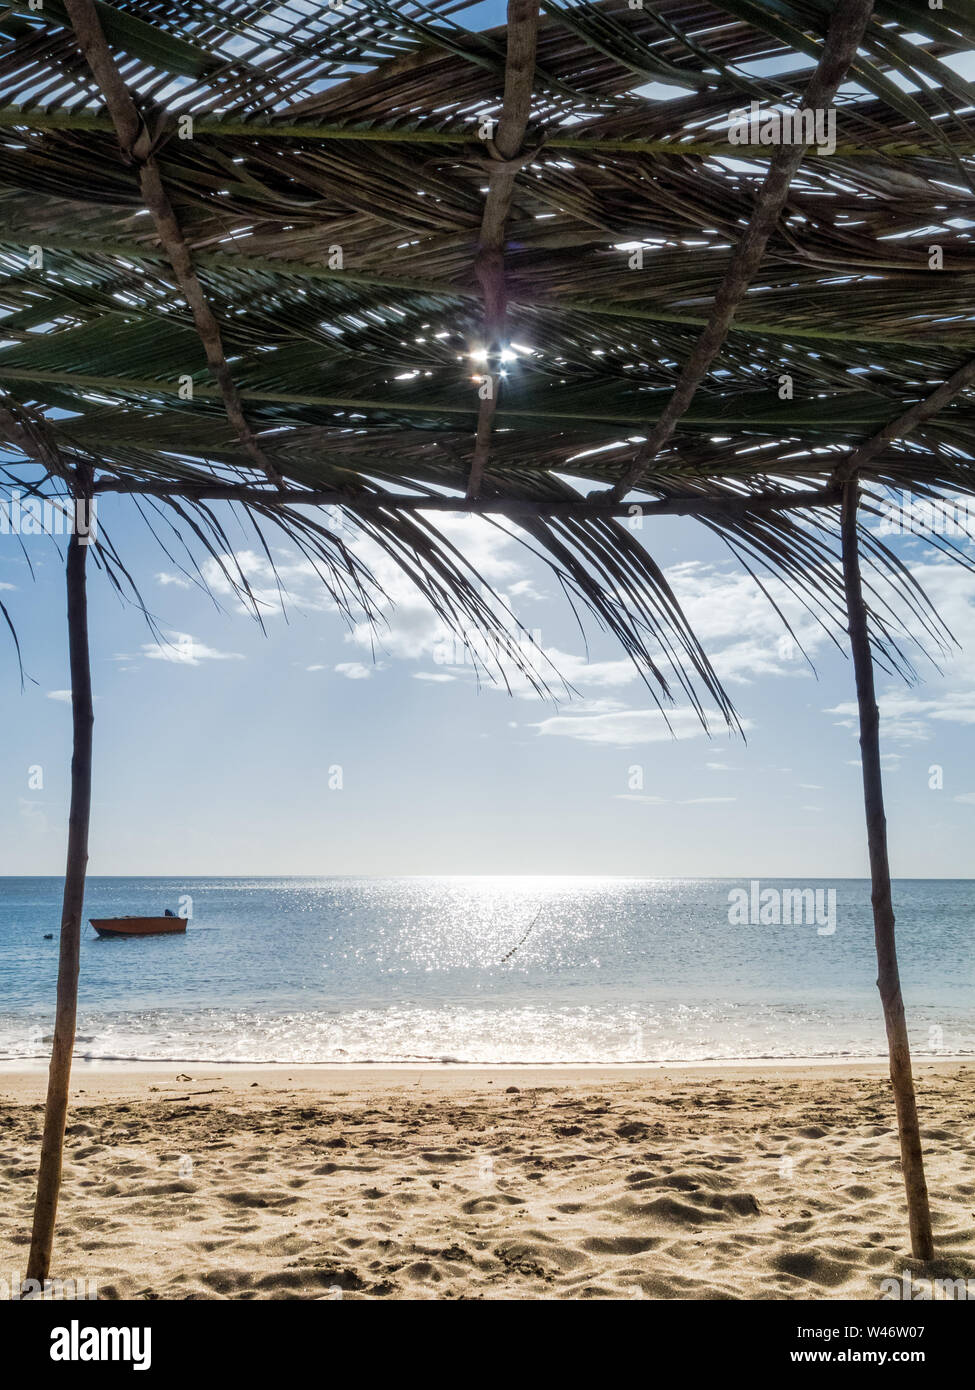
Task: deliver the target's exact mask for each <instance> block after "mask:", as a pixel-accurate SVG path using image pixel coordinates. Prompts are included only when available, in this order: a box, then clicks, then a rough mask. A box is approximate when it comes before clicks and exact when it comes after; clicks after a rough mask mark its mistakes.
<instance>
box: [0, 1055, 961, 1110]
mask: <svg viewBox="0 0 975 1390" xmlns="http://www.w3.org/2000/svg"><path fill="white" fill-rule="evenodd" d="M187 1068H189V1069H190V1070H189V1071H187ZM959 1070H960V1071H962V1072H964V1073H965V1074H966V1076H968V1077H970V1078H971V1080H973V1081H975V1058H970V1057H944V1058H938V1059H937V1060H936V1061H920V1062H918V1061H916V1062H915V1063H914V1076H915V1080H916V1081H918V1082H923V1079H924V1077H925V1076H930V1077H940V1076H944V1075H947V1074H948V1073H956V1072H958V1071H959ZM817 1077H819V1078H824V1079H825V1078H828V1079H829V1080H831V1081H839V1080H846V1081H856V1080H867V1079H869V1080H880V1081H883V1082H887V1081H888V1080H889V1063H888V1061H887V1058H885V1057H884V1058H875V1059H862V1058H856V1059H837V1060H833V1059H811V1060H791V1059H790V1060H787V1061H775V1062H765V1061H755V1062H751V1061H748V1062H729V1063H710V1062H706V1063H705V1062H679V1063H656V1062H653V1063H648V1062H624V1063H601V1062H592V1063H567V1064H561V1063H553V1064H550V1065H539V1064H537V1063H498V1064H496V1065H495V1064H492V1065H484V1064H483V1063H473V1062H458V1063H441V1062H435V1063H430V1064H429V1065H418V1064H415V1063H361V1062H348V1063H338V1064H333V1063H315V1064H301V1065H293V1064H290V1063H287V1062H280V1063H278V1062H275V1063H261V1064H260V1065H252V1064H249V1063H246V1062H240V1063H225V1062H220V1063H210V1062H203V1063H199V1064H197V1063H195V1062H182V1063H180V1062H140V1063H128V1062H92V1063H87V1064H81V1065H79V1064H78V1063H77V1062H76V1063H75V1065H74V1066H73V1068H72V1074H71V1098H72V1104H73V1103H74V1102H75V1100H76V1099H77V1098H78V1097H79V1096H84V1097H85V1100H86V1101H87V1102H88V1103H90V1101H91V1098H92V1097H93V1096H98V1095H100V1094H105V1095H106V1096H107V1095H111V1096H113V1097H114V1096H115V1095H117V1094H119V1093H120V1091H121V1089H123V1088H129V1090H130V1091H135V1092H137V1093H141V1094H143V1095H146V1094H148V1092H149V1091H152V1092H153V1093H154V1094H155V1093H160V1094H163V1095H164V1094H165V1092H164V1091H161V1087H163V1086H165V1085H166V1083H167V1081H168V1082H169V1083H171V1084H172V1085H173V1086H176V1087H179V1088H181V1089H185V1087H186V1086H187V1085H198V1084H201V1083H203V1082H206V1083H209V1084H211V1085H213V1084H215V1085H216V1087H217V1088H219V1089H220V1090H225V1091H249V1090H251V1089H253V1087H254V1086H258V1087H262V1086H264V1087H267V1088H268V1089H273V1090H276V1091H289V1092H292V1091H299V1090H302V1089H304V1090H310V1091H316V1090H317V1091H321V1092H322V1093H327V1092H328V1091H329V1090H331V1089H334V1088H336V1087H339V1086H341V1087H343V1088H344V1089H343V1094H345V1095H349V1094H361V1095H368V1093H369V1092H370V1091H372V1090H395V1089H397V1088H404V1089H405V1088H407V1087H410V1088H416V1087H420V1086H422V1087H423V1088H424V1089H426V1090H430V1091H437V1090H440V1091H444V1092H448V1091H450V1092H456V1091H463V1090H474V1091H480V1090H486V1089H487V1088H488V1087H489V1086H492V1087H493V1086H500V1087H502V1089H503V1086H504V1085H505V1084H512V1083H514V1082H516V1081H517V1082H519V1083H520V1084H521V1085H523V1086H538V1087H544V1088H546V1089H551V1088H553V1087H560V1086H561V1087H572V1086H593V1085H607V1086H613V1085H615V1084H619V1083H631V1084H635V1083H639V1082H641V1081H646V1082H648V1083H650V1082H652V1083H661V1082H668V1081H684V1080H686V1081H696V1082H702V1081H704V1082H707V1081H713V1082H716V1083H718V1082H720V1083H729V1082H746V1083H747V1082H753V1083H760V1082H762V1081H769V1082H776V1081H780V1080H783V1079H789V1080H791V1081H814V1080H815V1079H816V1078H817ZM46 1086H47V1063H46V1062H44V1063H39V1064H38V1065H37V1066H34V1067H25V1066H23V1065H21V1064H19V1063H14V1064H9V1065H8V1064H3V1063H0V1102H3V1101H8V1102H13V1103H14V1104H25V1103H29V1101H30V1100H34V1101H38V1100H43V1099H44V1093H45V1090H46ZM208 1094H216V1091H210V1092H209V1093H208Z"/></svg>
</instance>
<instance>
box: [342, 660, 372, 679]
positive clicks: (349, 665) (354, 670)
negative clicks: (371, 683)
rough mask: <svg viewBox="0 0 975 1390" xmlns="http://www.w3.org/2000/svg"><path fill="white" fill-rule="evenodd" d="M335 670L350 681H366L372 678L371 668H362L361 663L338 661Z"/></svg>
mask: <svg viewBox="0 0 975 1390" xmlns="http://www.w3.org/2000/svg"><path fill="white" fill-rule="evenodd" d="M335 670H336V672H337V673H338V675H340V676H345V678H346V680H350V681H367V680H369V678H370V677H371V676H372V668H371V667H369V666H363V664H362V662H361V661H340V662H339V664H338V665H337V666H336V668H335Z"/></svg>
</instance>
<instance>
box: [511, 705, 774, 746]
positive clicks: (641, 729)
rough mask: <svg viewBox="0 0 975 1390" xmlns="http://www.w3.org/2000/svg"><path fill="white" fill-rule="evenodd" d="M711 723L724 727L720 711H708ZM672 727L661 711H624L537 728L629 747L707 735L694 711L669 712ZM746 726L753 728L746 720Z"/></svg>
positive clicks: (570, 716) (559, 719)
mask: <svg viewBox="0 0 975 1390" xmlns="http://www.w3.org/2000/svg"><path fill="white" fill-rule="evenodd" d="M707 718H708V722H709V724H710V725H711V727H712V728H714V729H720V728H723V727H724V720H723V718H722V717H721V715H720V714H719V712H718V711H717V710H708V711H707ZM667 720H669V724H670V727H669V728H668V724H667V721H665V719H664V716H663V714H662V713H661V712H660V711H659V710H657V709H623V710H614V711H612V712H609V713H605V714H602V713H601V714H593V713H591V712H588V713H566V714H556V715H553V716H552V717H551V718H550V719H543V720H542V721H541V722H540V723H538V724H535V725H534V726H533V727H534V728H536V729H538V731H539V733H540V734H542V735H544V736H546V737H559V738H575V739H580V740H581V741H582V742H584V743H609V744H613V745H615V746H616V747H617V748H628V747H630V745H632V744H634V743H663V742H667V741H669V740H670V739H672V738H673V737H674V736H675V735H676V736H677V737H679V738H696V737H697V736H698V735H700V734H703V733H704V732H705V730H704V728H703V727H702V725H701V722H700V720H699V719H698V717H697V713H696V712H695V711H694V710H693V709H674V710H668V711H667ZM743 724H744V727H745V728H748V727H750V726H749V724H748V722H747V721H743Z"/></svg>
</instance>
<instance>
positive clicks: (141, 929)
mask: <svg viewBox="0 0 975 1390" xmlns="http://www.w3.org/2000/svg"><path fill="white" fill-rule="evenodd" d="M89 921H90V922H91V925H92V926H93V927H94V928H95V931H96V932H97V933H98V935H99V936H171V935H172V934H173V933H174V932H185V931H186V918H185V917H91V918H89Z"/></svg>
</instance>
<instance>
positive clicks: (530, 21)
mask: <svg viewBox="0 0 975 1390" xmlns="http://www.w3.org/2000/svg"><path fill="white" fill-rule="evenodd" d="M538 7H539V0H508V25H507V31H506V32H507V49H506V53H505V62H504V100H503V102H502V106H501V116H500V118H499V120H498V129H497V132H496V134H495V136H494V138H493V140H491V141H490V142H487V144H488V149H489V151H490V154H491V156H492V157H491V162H490V165H489V167H488V192H487V197H486V198H485V200H484V212H483V214H482V217H481V234H480V236H479V238H478V246H477V255H476V257H475V260H474V273H475V274H476V276H477V279H478V282H479V284H480V286H481V291H482V293H483V295H484V350H485V353H486V371H485V372H484V374H483V376H482V378H481V391H482V392H484V391H485V390H486V391H487V394H486V395H485V394H482V395H481V398H480V402H479V405H478V411H477V431H476V434H475V436H474V456H473V458H472V460H471V471H470V477H469V478H468V482H467V495H468V497H472V498H473V497H477V495H478V493H479V492H480V490H481V483H482V482H483V479H484V469H485V467H486V465H487V458H488V450H489V449H490V445H491V427H492V425H493V422H494V416H495V412H496V411H497V408H498V396H499V394H500V392H501V360H502V351H503V347H504V331H505V321H506V318H507V291H506V286H505V278H504V233H505V227H506V226H507V223H508V217H509V214H510V212H511V204H512V200H513V198H514V191H515V178H516V176H517V174H518V172H519V170H520V169H521V168H522V167H523V160H522V159H521V155H522V145H523V143H524V139H525V131H526V129H527V127H528V118H529V116H530V115H531V102H532V81H533V79H534V76H535V48H536V44H537V41H538Z"/></svg>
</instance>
